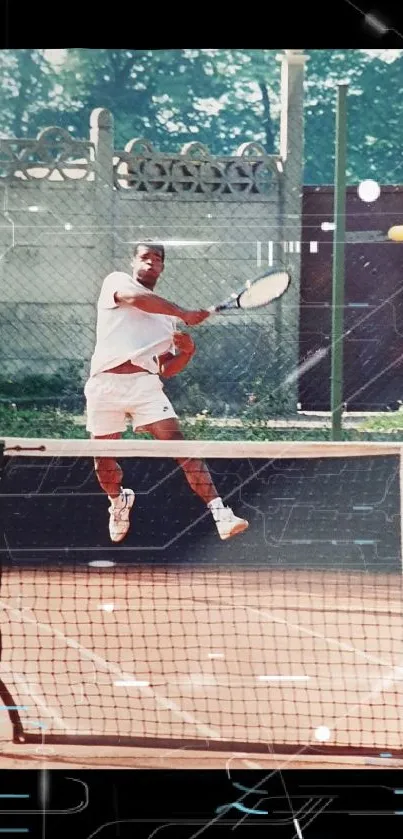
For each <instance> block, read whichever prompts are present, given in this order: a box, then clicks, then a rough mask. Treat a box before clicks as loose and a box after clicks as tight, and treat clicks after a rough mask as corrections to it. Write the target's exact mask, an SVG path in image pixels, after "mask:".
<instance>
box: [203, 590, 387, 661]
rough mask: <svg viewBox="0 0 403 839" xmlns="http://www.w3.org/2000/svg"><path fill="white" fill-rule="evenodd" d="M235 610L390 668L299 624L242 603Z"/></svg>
mask: <svg viewBox="0 0 403 839" xmlns="http://www.w3.org/2000/svg"><path fill="white" fill-rule="evenodd" d="M239 596H241V595H239ZM243 597H245V593H244V594H243ZM209 602H211V603H215V602H216V601H214V599H209ZM221 602H222V601H221ZM218 605H220V601H218ZM224 605H226V606H232V608H234V603H233V602H230V603H225V604H224ZM236 608H237V609H244V610H245V611H246V612H251V613H252V614H256V615H261V616H263V617H265V618H267V619H268V620H269V621H271V622H272V623H279V624H281V625H282V626H287V627H288V628H289V629H296V630H297V631H298V632H301V633H302V634H303V635H309V636H310V637H311V638H320V639H321V640H322V641H326V643H327V644H329V645H333V646H334V647H338V648H339V649H340V650H345V651H346V652H349V653H355V655H357V656H359V657H361V658H364V659H365V660H366V661H370V662H371V663H372V664H382V665H383V666H384V667H390V664H388V662H387V661H383V660H382V659H381V658H378V657H376V656H373V655H370V654H369V653H365V652H363V651H362V650H358V649H357V648H356V647H353V646H352V645H351V644H344V643H343V642H342V641H337V640H336V638H328V636H327V635H323V633H322V632H314V631H313V630H312V629H307V628H306V627H305V626H301V624H299V623H291V622H290V621H287V620H285V619H284V618H283V619H282V618H275V617H274V616H273V614H272V613H271V612H269V611H268V610H266V609H258V608H255V607H254V606H245V604H244V603H238V604H237V605H236Z"/></svg>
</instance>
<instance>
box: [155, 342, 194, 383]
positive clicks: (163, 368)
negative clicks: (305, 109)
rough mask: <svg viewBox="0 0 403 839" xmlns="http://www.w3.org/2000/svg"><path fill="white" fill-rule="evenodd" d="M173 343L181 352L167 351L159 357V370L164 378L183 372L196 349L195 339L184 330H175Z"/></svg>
mask: <svg viewBox="0 0 403 839" xmlns="http://www.w3.org/2000/svg"><path fill="white" fill-rule="evenodd" d="M173 343H174V345H175V348H176V349H177V350H179V352H178V353H177V354H176V355H174V354H173V353H171V352H166V353H164V354H163V355H161V356H160V357H159V372H160V374H161V376H163V377H164V379H170V378H172V376H177V374H178V373H181V372H182V370H184V369H185V367H187V365H188V364H189V361H190V360H191V358H192V357H193V356H194V354H195V351H196V346H195V343H194V341H193V339H192V338H191V337H190V335H187V334H186V333H184V332H175V334H174V336H173Z"/></svg>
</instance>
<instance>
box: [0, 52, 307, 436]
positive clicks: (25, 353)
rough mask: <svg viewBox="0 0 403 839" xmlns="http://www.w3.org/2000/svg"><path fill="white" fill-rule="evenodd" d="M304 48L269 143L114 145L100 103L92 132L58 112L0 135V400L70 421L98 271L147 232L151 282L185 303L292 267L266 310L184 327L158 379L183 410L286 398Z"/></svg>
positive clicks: (234, 407) (242, 411)
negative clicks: (159, 270) (78, 134)
mask: <svg viewBox="0 0 403 839" xmlns="http://www.w3.org/2000/svg"><path fill="white" fill-rule="evenodd" d="M300 58H301V61H300V63H298V62H297V63H295V64H293V65H292V66H291V67H288V73H290V72H291V73H294V76H295V78H297V79H298V81H299V91H298V85H297V87H295V84H293V81H295V79H294V80H293V79H291V78H288V83H287V84H285V82H284V80H283V85H285V88H284V91H283V99H284V116H283V123H284V124H283V130H282V146H283V148H282V149H281V152H280V153H279V154H278V155H267V154H266V153H265V152H264V150H263V149H262V148H261V147H259V146H258V145H257V144H255V143H248V144H243V145H241V146H240V147H239V148H238V149H236V150H235V151H234V154H233V156H231V157H225V158H216V157H213V156H212V155H211V154H210V153H209V151H208V149H206V148H205V147H204V146H202V145H201V144H199V143H189V144H187V145H186V146H185V147H183V148H182V149H180V150H179V151H178V152H177V153H176V154H170V155H168V154H162V153H160V152H159V151H158V150H156V149H154V148H153V147H152V146H151V145H150V143H149V142H147V141H146V140H144V139H137V140H132V141H130V142H129V143H128V144H127V145H126V146H125V148H124V149H122V150H119V149H116V148H115V143H114V125H113V115H112V114H111V113H110V112H109V111H105V110H103V109H97V110H95V111H93V113H92V115H91V124H90V136H89V140H88V141H77V140H73V139H72V138H71V136H70V135H69V134H68V132H66V131H65V130H63V129H58V128H47V129H45V130H43V131H42V132H41V134H40V135H39V136H38V138H37V139H36V140H26V139H25V140H19V139H16V140H1V141H0V155H1V160H0V167H1V168H0V177H1V181H2V183H1V187H0V189H1V202H2V212H1V216H0V256H1V258H0V319H1V337H0V357H1V359H2V373H1V376H0V399H1V402H2V404H3V406H4V405H7V406H8V408H9V409H12V410H14V411H19V412H21V410H23V409H24V408H27V409H28V408H29V409H33V410H39V409H41V408H45V407H46V408H49V409H50V408H52V409H54V410H56V411H57V412H59V414H61V413H63V412H64V413H65V414H75V415H76V416H77V418H78V420H77V421H78V422H79V421H80V420H79V418H80V417H81V418H82V417H83V413H84V408H85V402H84V397H83V388H84V384H85V380H86V378H87V376H88V372H89V364H90V359H91V355H92V352H93V350H94V346H95V330H96V304H97V299H98V295H99V292H100V289H101V286H102V282H103V280H104V278H105V276H106V275H107V274H108V273H109V272H111V271H113V270H122V271H127V272H129V273H131V269H130V259H131V255H132V252H133V247H134V245H135V243H136V242H137V241H141V240H143V239H144V238H151V239H156V240H158V241H163V242H164V244H165V247H166V261H165V270H164V273H163V275H162V278H161V280H160V282H159V284H158V292H159V293H160V294H161V295H162V296H165V297H167V298H168V299H170V300H172V301H174V302H176V303H178V304H180V305H182V306H184V307H189V308H199V307H205V306H209V305H212V304H214V303H217V302H220V301H221V300H222V299H223V298H225V297H226V296H227V295H229V294H230V293H231V292H234V291H236V290H237V289H238V288H239V287H240V286H241V285H243V284H244V283H245V282H247V281H250V280H252V279H253V278H254V277H255V276H257V275H258V274H260V273H261V272H263V271H264V270H265V269H266V268H267V267H268V266H273V265H277V264H279V263H280V264H282V265H286V266H287V267H289V268H291V270H292V272H293V275H294V284H293V288H292V290H291V291H290V292H289V293H288V294H287V295H286V297H285V298H284V299H283V300H281V301H276V302H275V303H273V304H272V305H271V306H270V307H268V308H267V309H266V310H260V311H259V312H255V313H252V314H247V313H240V312H236V313H234V314H232V313H227V314H225V315H220V316H218V315H217V316H214V317H212V318H210V319H209V320H208V321H207V322H206V323H205V324H203V325H202V326H200V327H198V328H197V329H194V330H192V334H193V337H194V339H195V342H196V347H197V352H196V355H195V357H194V358H193V359H192V361H191V363H190V364H189V366H188V367H187V368H186V370H185V371H183V373H182V374H180V375H179V376H178V377H177V378H175V379H172V380H169V381H168V382H167V383H166V390H167V392H168V394H169V396H170V397H171V398H172V401H173V402H174V404H175V407H176V408H177V410H178V412H179V414H180V416H181V417H183V418H188V419H191V418H193V419H194V418H195V417H196V418H204V419H205V418H207V417H210V418H213V419H215V420H217V421H226V420H228V419H232V420H235V421H239V423H243V422H246V423H247V422H248V421H253V420H254V419H258V420H260V419H263V420H267V419H269V418H279V417H286V416H292V415H295V414H296V410H297V382H296V379H295V376H294V375H293V371H295V367H296V365H297V363H298V319H299V312H298V308H299V282H298V280H299V251H300V248H299V244H298V243H299V230H300V224H301V185H300V176H301V150H302V146H301V143H302V78H303V64H304V58H303V57H300ZM283 59H284V61H285V62H286V63H287V58H286V57H285V56H284V57H283ZM287 66H288V65H287ZM296 91H297V95H296ZM285 157H287V158H288V159H287V162H286V161H285ZM287 167H288V168H287ZM287 221H288V223H287ZM293 242H295V246H294V245H293ZM42 433H43V431H42Z"/></svg>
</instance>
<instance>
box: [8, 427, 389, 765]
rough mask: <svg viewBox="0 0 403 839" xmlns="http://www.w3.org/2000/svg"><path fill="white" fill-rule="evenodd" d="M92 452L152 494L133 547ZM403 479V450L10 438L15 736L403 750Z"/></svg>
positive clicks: (11, 715) (11, 711) (136, 525)
mask: <svg viewBox="0 0 403 839" xmlns="http://www.w3.org/2000/svg"><path fill="white" fill-rule="evenodd" d="M94 454H96V455H97V456H99V455H105V456H106V455H108V456H113V455H117V456H118V458H119V462H120V464H121V466H122V467H123V471H124V473H125V485H126V486H133V488H134V489H135V491H136V496H137V499H136V506H135V509H134V511H133V516H132V525H131V529H130V531H129V534H128V536H127V537H126V539H125V541H124V542H123V543H122V544H119V545H115V544H112V543H111V542H110V540H109V535H108V512H107V508H108V501H107V499H106V496H105V495H104V493H102V491H101V490H100V488H99V486H98V484H97V481H96V477H95V474H94V469H93V460H92V456H93V455H94ZM179 457H181V458H189V457H192V458H195V457H196V458H199V457H203V458H205V459H206V462H207V464H208V466H209V468H210V471H211V473H212V475H213V478H214V480H215V483H216V485H217V487H218V489H219V491H220V493H221V494H222V497H223V500H224V502H225V503H228V504H230V505H231V506H232V507H233V509H234V511H235V512H236V513H237V514H239V515H242V516H244V517H245V518H247V519H248V520H249V529H248V530H247V531H246V532H244V533H243V534H241V535H238V536H236V537H234V538H233V539H230V540H228V541H227V542H222V541H221V540H220V539H219V538H218V535H217V531H216V529H215V526H214V522H213V520H212V517H211V515H210V512H209V511H206V507H205V506H204V505H203V503H202V502H201V501H200V500H199V499H198V498H197V496H195V495H193V494H192V493H191V491H190V489H189V487H188V486H187V483H186V480H185V479H184V476H183V474H182V469H181V468H180V466H179V465H178V464H177V463H176V458H179ZM401 474H402V469H401V449H400V447H398V446H393V445H388V444H374V445H372V444H365V445H362V446H359V445H355V444H337V443H327V444H319V443H313V444H307V445H306V444H302V443H284V444H279V443H253V442H251V443H239V444H233V443H228V444H227V443H219V442H207V441H206V442H195V441H192V442H183V443H182V442H177V441H175V442H172V443H171V442H169V443H168V442H163V443H160V442H153V441H145V440H140V441H131V440H127V441H126V440H125V441H118V442H117V441H108V442H107V443H105V441H96V442H95V441H85V440H76V441H73V440H67V441H63V440H14V439H6V440H4V451H3V459H2V468H1V506H2V521H3V528H2V530H3V537H2V544H1V547H0V550H1V566H2V570H1V587H0V609H1V619H0V620H1V622H0V627H1V660H0V679H1V681H0V696H1V700H2V702H3V714H2V715H1V716H0V725H1V729H0V738H3V739H4V737H6V736H10V737H12V738H13V739H14V741H15V742H18V743H24V742H25V743H29V742H43V741H44V740H46V742H49V743H51V742H58V743H65V742H67V743H77V744H79V743H84V744H85V743H94V744H95V743H98V744H109V743H110V744H117V745H122V746H123V745H132V746H136V745H138V746H150V747H156V746H157V747H158V746H161V747H173V748H175V747H177V748H192V747H193V748H200V749H206V748H208V749H217V750H231V751H234V750H237V751H239V750H242V751H249V752H256V753H257V752H270V751H272V752H277V753H290V752H292V753H295V752H297V751H300V752H304V753H306V754H309V753H315V754H318V753H339V754H369V755H370V754H373V755H380V754H389V755H393V756H395V755H397V756H401V755H402V754H403V744H402V733H403V731H402V722H401V710H400V709H401V704H402V698H403V615H402V603H403V589H402V563H401V542H402V527H401V522H402V515H401Z"/></svg>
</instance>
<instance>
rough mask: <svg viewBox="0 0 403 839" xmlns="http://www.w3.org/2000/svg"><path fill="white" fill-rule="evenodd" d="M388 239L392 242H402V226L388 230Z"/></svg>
mask: <svg viewBox="0 0 403 839" xmlns="http://www.w3.org/2000/svg"><path fill="white" fill-rule="evenodd" d="M388 239H391V240H392V242H403V224H396V225H395V226H394V227H391V228H390V230H388Z"/></svg>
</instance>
